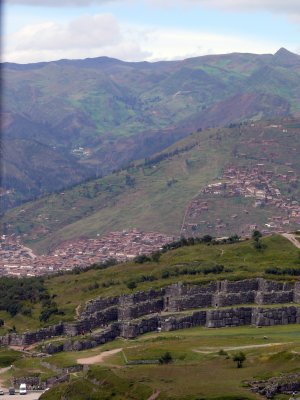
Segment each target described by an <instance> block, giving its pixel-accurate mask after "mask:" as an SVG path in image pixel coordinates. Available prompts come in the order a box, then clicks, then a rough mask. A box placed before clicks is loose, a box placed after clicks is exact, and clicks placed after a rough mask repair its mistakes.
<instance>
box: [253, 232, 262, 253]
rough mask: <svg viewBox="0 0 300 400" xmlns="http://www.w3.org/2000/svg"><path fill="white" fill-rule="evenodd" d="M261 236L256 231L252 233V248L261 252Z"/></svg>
mask: <svg viewBox="0 0 300 400" xmlns="http://www.w3.org/2000/svg"><path fill="white" fill-rule="evenodd" d="M261 237H262V234H261V233H260V231H258V230H254V231H253V232H252V239H253V240H254V243H253V246H254V248H255V249H256V250H262V249H263V248H264V246H263V244H262V243H261V241H260V238H261Z"/></svg>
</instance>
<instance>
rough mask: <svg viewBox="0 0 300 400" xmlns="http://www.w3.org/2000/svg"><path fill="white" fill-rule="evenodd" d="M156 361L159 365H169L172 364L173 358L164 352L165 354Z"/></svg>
mask: <svg viewBox="0 0 300 400" xmlns="http://www.w3.org/2000/svg"><path fill="white" fill-rule="evenodd" d="M158 361H159V363H160V364H170V363H171V362H173V357H172V355H171V353H169V352H168V351H166V352H165V354H163V355H162V356H161V357H160V358H159V359H158Z"/></svg>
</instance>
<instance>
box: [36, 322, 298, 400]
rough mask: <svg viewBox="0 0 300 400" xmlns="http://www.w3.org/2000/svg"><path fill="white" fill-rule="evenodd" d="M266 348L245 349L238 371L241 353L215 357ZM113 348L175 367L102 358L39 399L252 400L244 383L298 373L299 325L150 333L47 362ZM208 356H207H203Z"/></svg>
mask: <svg viewBox="0 0 300 400" xmlns="http://www.w3.org/2000/svg"><path fill="white" fill-rule="evenodd" d="M277 343H281V345H279V346H278V345H276V344H277ZM266 344H267V345H270V346H264V347H252V348H247V349H243V350H242V351H243V352H244V353H245V354H246V361H245V363H244V367H243V368H241V369H237V368H236V366H235V363H234V362H233V361H232V356H233V354H234V353H235V352H237V351H239V350H227V351H226V352H227V355H226V354H225V355H220V354H219V350H221V349H226V348H227V347H238V346H257V345H266ZM272 344H273V345H272ZM112 348H122V349H123V352H124V353H125V354H126V357H127V359H128V360H145V359H147V360H148V359H157V358H159V357H160V356H161V355H162V354H164V353H165V352H166V351H169V352H171V354H172V356H173V360H174V361H173V363H172V364H169V365H164V366H161V365H126V364H125V362H124V357H123V356H122V352H120V353H117V354H115V355H113V356H110V357H108V358H106V359H105V361H104V363H103V364H101V365H98V366H97V365H94V366H92V367H91V369H90V371H89V372H88V373H82V374H79V375H78V374H77V375H76V378H74V379H75V380H72V381H71V383H70V384H64V385H61V386H59V387H56V388H54V389H53V390H51V391H49V392H48V393H47V395H44V396H43V399H51V400H52V399H54V400H56V399H60V398H61V397H59V396H62V395H63V394H64V395H65V396H66V394H68V396H69V397H68V398H70V399H77V398H78V399H79V398H80V397H76V396H80V395H81V396H83V394H82V391H81V389H80V387H85V388H86V392H85V396H87V394H89V395H90V396H91V398H92V399H95V400H96V399H102V398H105V399H115V398H117V399H120V400H121V399H122V400H123V399H136V398H138V399H140V400H143V399H145V400H146V399H148V397H149V395H150V394H151V393H152V392H154V391H155V390H157V389H159V390H160V391H161V394H160V396H159V397H158V399H161V400H162V399H168V400H171V399H172V400H174V399H178V400H179V399H180V400H196V399H197V400H199V399H203V400H204V399H205V400H216V399H223V400H225V399H239V400H241V399H247V400H254V399H259V398H260V397H258V396H256V395H255V394H253V393H251V391H250V390H249V388H248V386H247V381H251V380H259V379H262V380H264V379H269V378H270V377H274V376H280V375H281V374H284V373H292V372H295V371H297V370H299V365H300V355H299V354H298V352H299V350H300V332H299V327H298V325H287V326H276V327H264V328H256V327H249V326H248V327H237V328H222V329H207V328H202V327H201V328H199V327H198V328H192V329H185V330H179V331H174V332H164V333H149V334H146V335H143V336H141V337H139V338H137V339H134V340H130V341H126V340H121V339H118V340H116V341H115V342H113V343H107V344H105V345H103V346H100V347H98V348H94V349H91V350H87V351H84V352H80V353H76V352H70V353H61V354H57V355H54V356H52V357H51V358H49V359H47V361H50V362H52V363H54V364H55V365H57V366H59V365H60V366H67V365H74V364H76V362H77V359H78V358H86V357H93V356H95V355H96V354H99V353H100V352H103V351H105V350H109V349H112ZM208 350H209V351H210V352H209V353H205V351H208ZM197 351H204V352H203V353H200V352H197ZM50 396H51V397H50ZM93 396H94V397H93ZM101 396H103V397H101ZM118 396H119V397H118ZM122 396H123V397H122ZM136 396H137V397H136ZM138 396H139V397H138ZM279 399H285V396H278V397H276V400H279Z"/></svg>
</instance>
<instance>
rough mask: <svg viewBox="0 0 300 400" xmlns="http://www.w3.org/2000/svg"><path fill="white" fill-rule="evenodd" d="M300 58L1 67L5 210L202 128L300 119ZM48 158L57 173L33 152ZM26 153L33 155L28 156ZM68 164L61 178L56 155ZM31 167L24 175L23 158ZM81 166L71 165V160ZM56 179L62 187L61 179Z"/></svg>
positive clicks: (104, 171) (102, 60)
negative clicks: (37, 149)
mask: <svg viewBox="0 0 300 400" xmlns="http://www.w3.org/2000/svg"><path fill="white" fill-rule="evenodd" d="M299 68H300V57H299V56H298V55H295V54H292V53H289V52H288V51H287V50H284V49H281V50H279V51H278V52H277V53H276V54H275V55H255V54H227V55H218V56H206V57H196V58H191V59H187V60H183V61H172V62H157V63H146V62H145V63H126V62H122V61H119V60H115V59H110V58H106V57H99V58H95V59H87V60H60V61H55V62H49V63H37V64H27V65H22V64H11V63H4V64H3V110H2V111H3V115H2V116H3V117H4V118H3V121H4V122H2V127H3V133H4V135H3V139H4V142H5V144H6V146H7V148H8V147H9V148H14V143H15V141H18V146H17V147H16V151H15V152H13V151H12V150H11V151H10V152H9V153H6V152H4V154H3V161H4V168H5V169H4V171H5V174H4V175H3V180H2V185H3V186H4V188H6V189H14V190H15V192H13V193H10V194H9V195H8V198H7V199H5V201H4V202H3V208H4V209H5V208H7V207H11V206H14V205H16V204H18V203H20V202H22V201H24V200H26V199H30V198H33V197H35V196H37V195H40V194H43V193H44V192H45V191H47V192H48V193H50V192H53V191H55V190H57V189H60V188H63V187H66V186H69V185H71V184H74V183H76V182H78V176H77V178H76V175H78V171H79V166H81V168H82V172H81V174H82V175H83V176H80V177H79V178H81V179H84V177H85V176H86V175H88V176H96V175H99V174H107V173H109V172H111V171H112V170H114V169H117V168H119V167H120V166H124V165H126V164H128V162H130V161H132V160H136V159H140V158H144V157H148V156H151V155H152V154H154V153H155V152H157V151H161V150H163V149H164V148H166V147H168V146H170V145H171V144H172V143H174V142H176V141H177V140H179V139H181V138H183V137H185V136H187V135H188V134H189V133H190V132H193V131H194V130H196V129H198V128H200V127H201V128H206V127H208V126H224V125H227V124H230V123H232V122H239V121H243V120H245V119H261V118H269V117H276V116H286V115H289V114H293V115H298V114H299V102H300V98H299V93H300V90H299V81H300V80H299V73H300V72H299V71H300V69H299ZM35 142H38V143H40V145H44V146H46V147H47V151H46V149H44V153H43V155H44V157H43V159H44V161H45V162H46V165H47V164H48V165H51V166H52V168H50V170H49V171H48V173H47V177H48V184H47V182H45V181H44V180H43V179H41V177H40V169H41V168H43V165H44V164H43V161H42V160H41V159H36V158H35V157H34V156H33V155H32V154H31V152H30V143H35ZM28 144H29V146H28ZM50 153H51V154H53V153H54V154H55V153H57V154H56V155H60V154H65V158H66V159H67V160H69V165H68V167H69V169H71V170H68V169H66V170H65V178H64V180H62V179H61V177H60V176H59V173H60V171H58V170H59V167H57V168H56V169H55V168H53V165H52V164H51V160H49V159H50V158H51V157H52V156H51V154H50ZM19 157H20V158H21V159H26V160H27V163H26V165H25V167H24V163H23V164H22V165H20V163H19V162H18V158H19ZM74 157H75V160H74ZM57 178H59V179H57Z"/></svg>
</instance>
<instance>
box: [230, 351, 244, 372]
mask: <svg viewBox="0 0 300 400" xmlns="http://www.w3.org/2000/svg"><path fill="white" fill-rule="evenodd" d="M232 360H233V361H234V362H236V367H237V368H242V367H243V363H244V361H245V360H246V356H245V354H244V353H243V352H242V351H240V352H239V353H236V354H235V355H234V356H233V358H232Z"/></svg>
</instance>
